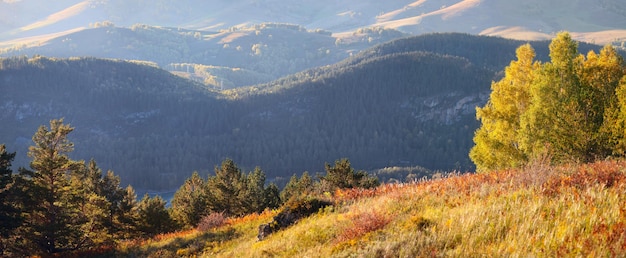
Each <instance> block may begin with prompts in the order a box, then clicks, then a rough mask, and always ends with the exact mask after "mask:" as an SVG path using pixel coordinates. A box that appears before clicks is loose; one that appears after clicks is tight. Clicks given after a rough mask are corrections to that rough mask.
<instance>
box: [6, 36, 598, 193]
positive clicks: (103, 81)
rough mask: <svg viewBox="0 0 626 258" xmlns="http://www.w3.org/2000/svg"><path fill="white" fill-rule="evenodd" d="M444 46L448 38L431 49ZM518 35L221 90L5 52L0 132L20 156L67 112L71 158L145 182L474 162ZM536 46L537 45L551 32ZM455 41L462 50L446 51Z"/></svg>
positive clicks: (420, 43)
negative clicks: (489, 104) (231, 167)
mask: <svg viewBox="0 0 626 258" xmlns="http://www.w3.org/2000/svg"><path fill="white" fill-rule="evenodd" d="M442 42H448V45H446V46H445V47H443V48H441V49H439V50H437V49H436V46H439V45H441V44H442ZM523 43H524V42H522V41H512V40H504V39H501V38H493V37H483V36H470V35H459V34H429V35H424V36H417V37H412V38H407V39H401V40H397V41H393V42H390V43H388V44H384V45H381V46H378V47H375V48H372V49H371V50H368V51H364V52H363V54H361V55H356V56H354V57H352V58H348V59H346V60H344V61H342V62H339V63H337V64H335V65H330V66H323V67H319V68H314V69H309V70H306V71H304V72H300V73H296V74H294V75H291V76H287V77H284V78H281V79H279V80H276V81H274V82H271V83H266V84H259V85H254V86H249V87H241V88H236V89H231V90H225V91H214V90H212V89H210V88H207V87H206V86H205V85H203V84H199V83H195V82H193V81H190V80H186V79H184V78H181V77H179V76H175V75H172V74H171V73H169V72H167V71H164V70H162V69H159V68H158V67H155V66H154V64H152V63H146V62H129V61H121V60H108V59H96V58H47V57H41V56H38V57H32V58H26V57H13V58H6V59H2V62H1V63H2V66H1V67H0V83H1V85H0V103H3V104H2V106H0V114H1V115H0V120H1V123H2V124H3V127H2V128H0V130H1V131H0V142H1V143H6V144H7V149H8V150H9V151H17V152H18V158H17V160H16V166H19V165H21V166H25V165H26V164H27V161H28V160H27V157H26V155H25V154H26V152H27V148H28V146H29V145H30V144H31V142H30V140H29V138H30V137H31V136H32V134H33V133H34V132H35V131H36V129H37V127H38V126H39V125H46V124H47V122H48V121H49V120H50V119H53V118H60V117H64V118H65V121H66V122H68V123H70V124H71V125H72V126H74V127H75V128H76V129H75V132H74V133H73V134H72V135H71V140H73V141H74V142H75V144H76V151H75V153H74V154H73V155H75V157H76V158H80V159H89V158H91V157H93V158H95V159H96V161H98V162H99V164H100V165H101V167H103V168H105V169H113V170H114V171H115V172H116V173H117V174H119V175H120V176H121V178H122V180H123V181H124V183H130V184H132V185H133V186H135V187H137V188H140V189H148V188H150V189H175V188H177V187H178V186H180V184H181V183H182V181H183V180H184V179H185V178H186V177H188V176H189V175H190V174H191V172H192V171H194V170H197V171H200V172H201V173H210V172H211V171H212V169H213V167H214V166H215V165H217V164H219V163H220V162H221V161H222V160H223V159H225V158H232V159H233V160H235V161H236V162H237V163H238V164H240V165H241V166H242V168H244V170H252V169H253V167H254V166H260V167H261V168H262V169H263V170H264V171H265V172H266V174H267V175H268V177H269V178H275V179H276V178H278V179H279V178H285V177H289V176H291V175H292V174H294V173H302V172H303V171H310V172H311V173H312V174H315V172H317V171H321V170H322V169H323V166H324V163H325V162H333V161H334V160H336V159H339V158H343V157H347V158H349V159H350V160H351V161H352V163H353V164H355V167H356V168H357V169H366V170H373V169H379V168H383V167H388V166H407V167H408V166H417V165H419V166H422V167H425V168H427V169H431V170H453V169H458V170H471V169H472V164H471V162H470V160H469V158H468V156H467V153H468V151H469V148H470V147H471V146H472V145H473V144H472V136H473V133H474V131H475V129H476V128H477V126H478V122H477V121H476V119H475V107H476V106H478V105H483V104H484V103H485V101H486V100H487V97H488V94H489V86H490V82H491V81H492V80H494V79H496V78H497V76H498V73H499V71H501V70H502V69H503V66H504V65H506V64H507V63H508V62H509V61H510V60H511V55H512V53H514V50H515V48H516V46H519V45H521V44H523ZM532 44H533V45H534V46H535V48H536V49H546V48H547V45H548V42H546V41H540V42H532ZM455 45H456V46H457V48H463V51H459V53H460V54H457V55H455V54H454V52H449V51H451V49H454V47H453V46H455ZM485 46H488V47H489V51H488V52H486V50H485ZM583 47H593V46H591V45H584V44H581V51H584V50H583ZM595 48H596V50H597V49H598V48H599V46H596V47H595ZM486 53H487V54H488V55H489V57H488V58H487V56H486ZM461 54H466V55H461ZM538 55H539V56H538V58H539V59H545V58H546V56H545V55H544V54H542V53H541V52H540V51H538ZM481 56H482V57H483V58H481Z"/></svg>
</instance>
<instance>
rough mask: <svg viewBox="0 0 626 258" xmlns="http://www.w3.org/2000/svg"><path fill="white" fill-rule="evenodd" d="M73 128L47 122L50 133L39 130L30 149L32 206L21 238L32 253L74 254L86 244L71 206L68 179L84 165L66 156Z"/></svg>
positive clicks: (46, 129)
mask: <svg viewBox="0 0 626 258" xmlns="http://www.w3.org/2000/svg"><path fill="white" fill-rule="evenodd" d="M72 130H73V128H72V127H70V126H69V125H67V124H63V120H62V119H60V120H52V121H50V129H48V128H46V127H45V126H41V127H39V129H38V130H37V132H36V133H35V135H34V136H33V142H34V144H35V145H34V146H31V147H30V148H29V152H28V156H29V157H31V158H32V161H31V163H30V167H31V169H32V172H31V173H29V174H30V175H31V178H30V182H29V186H28V191H29V192H31V196H32V197H33V198H34V200H33V202H34V204H35V205H34V206H32V207H31V208H32V209H30V210H27V211H26V212H27V213H28V220H27V226H28V230H27V232H26V233H25V235H24V237H26V238H27V239H28V240H30V241H31V242H32V243H33V244H34V246H36V248H37V250H34V251H35V252H45V253H57V252H61V251H65V250H75V249H78V248H80V247H81V246H82V245H83V244H84V243H85V236H84V232H82V231H81V226H82V225H81V223H76V221H77V218H78V217H80V216H81V211H80V209H79V208H78V207H77V204H76V203H74V202H73V201H74V199H73V198H74V196H73V195H74V194H76V193H75V192H74V190H76V189H72V187H71V184H70V175H71V174H73V173H77V172H79V171H80V170H81V169H82V168H83V166H84V164H83V163H82V162H77V161H74V160H71V159H70V158H69V157H68V156H67V154H68V153H69V152H71V151H72V150H73V148H74V144H73V143H72V142H70V141H69V140H68V139H67V135H68V134H69V133H70V132H72Z"/></svg>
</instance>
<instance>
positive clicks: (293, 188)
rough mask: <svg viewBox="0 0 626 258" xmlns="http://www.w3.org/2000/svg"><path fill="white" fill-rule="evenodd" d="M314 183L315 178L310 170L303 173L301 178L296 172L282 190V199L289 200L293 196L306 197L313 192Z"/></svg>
mask: <svg viewBox="0 0 626 258" xmlns="http://www.w3.org/2000/svg"><path fill="white" fill-rule="evenodd" d="M313 183H314V182H313V178H312V177H311V176H309V172H307V171H305V172H304V173H302V176H301V177H300V179H298V176H296V175H295V174H294V175H293V176H291V178H290V179H289V182H287V184H286V185H285V187H284V188H283V190H282V191H281V192H280V199H281V200H283V201H284V202H288V201H289V200H291V199H292V198H302V197H305V196H307V195H309V194H311V193H312V192H313V190H314V184H313Z"/></svg>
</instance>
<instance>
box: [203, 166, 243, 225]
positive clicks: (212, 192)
mask: <svg viewBox="0 0 626 258" xmlns="http://www.w3.org/2000/svg"><path fill="white" fill-rule="evenodd" d="M207 187H208V191H207V195H208V200H209V201H208V207H209V209H210V210H211V211H214V212H224V214H225V215H226V216H233V215H235V216H239V215H244V214H246V213H247V207H246V197H247V196H246V190H247V178H246V176H245V175H244V174H243V173H242V172H241V170H240V169H239V168H238V167H237V164H235V162H234V161H233V160H231V159H226V160H224V161H223V162H222V165H221V166H220V167H215V176H213V177H209V179H208V180H207Z"/></svg>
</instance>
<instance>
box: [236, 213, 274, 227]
mask: <svg viewBox="0 0 626 258" xmlns="http://www.w3.org/2000/svg"><path fill="white" fill-rule="evenodd" d="M274 215H276V211H272V210H265V211H263V212H262V213H252V214H248V215H246V216H243V217H234V218H228V219H226V224H227V225H235V224H239V223H246V222H250V221H255V220H268V219H271V218H272V217H273V216H274Z"/></svg>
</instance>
